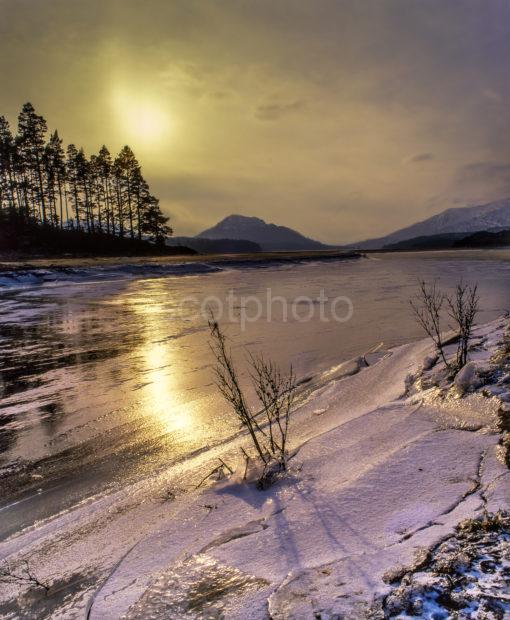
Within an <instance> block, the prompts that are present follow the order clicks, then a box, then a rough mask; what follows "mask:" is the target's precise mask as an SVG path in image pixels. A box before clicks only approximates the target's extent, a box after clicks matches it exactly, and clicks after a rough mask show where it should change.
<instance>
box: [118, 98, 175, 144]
mask: <svg viewBox="0 0 510 620" xmlns="http://www.w3.org/2000/svg"><path fill="white" fill-rule="evenodd" d="M112 104H113V107H114V114H115V116H116V117H117V119H118V123H119V131H120V132H121V133H122V134H123V135H124V136H125V140H126V141H127V142H129V143H130V144H132V145H133V148H135V150H136V146H137V145H141V146H142V147H157V146H161V145H162V144H163V143H164V142H165V141H166V140H168V138H169V133H170V129H171V123H170V115H169V112H168V109H167V107H166V106H164V105H163V104H162V103H161V102H159V101H158V100H157V98H156V97H154V96H151V95H150V94H148V93H143V94H134V93H131V94H130V93H128V92H127V91H126V90H122V89H119V90H117V91H116V92H115V93H114V95H113V97H112Z"/></svg>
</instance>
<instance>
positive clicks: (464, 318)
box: [447, 282, 480, 369]
mask: <svg viewBox="0 0 510 620" xmlns="http://www.w3.org/2000/svg"><path fill="white" fill-rule="evenodd" d="M447 302H448V314H449V315H450V318H451V319H453V320H454V321H455V325H456V329H458V333H459V344H458V346H457V358H456V366H457V368H459V369H460V368H462V367H463V366H465V365H466V362H467V359H468V349H469V341H470V340H471V335H472V333H473V325H474V321H475V317H476V315H477V313H478V307H479V302H480V298H479V296H478V287H477V286H476V285H475V286H473V287H471V286H467V285H465V284H463V283H462V282H459V284H457V286H456V287H455V294H454V295H453V297H447Z"/></svg>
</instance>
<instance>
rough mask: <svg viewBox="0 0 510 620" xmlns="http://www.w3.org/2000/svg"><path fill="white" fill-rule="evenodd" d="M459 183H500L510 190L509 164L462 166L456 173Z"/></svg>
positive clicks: (490, 163) (477, 163) (489, 162)
mask: <svg viewBox="0 0 510 620" xmlns="http://www.w3.org/2000/svg"><path fill="white" fill-rule="evenodd" d="M457 179H458V181H459V182H460V183H464V182H468V183H473V182H474V183H476V182H484V183H502V184H505V185H508V186H509V189H510V164H509V163H506V162H495V161H477V162H473V163H470V164H466V165H465V166H462V167H461V168H460V169H459V170H458V172H457Z"/></svg>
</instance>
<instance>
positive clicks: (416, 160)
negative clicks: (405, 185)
mask: <svg viewBox="0 0 510 620" xmlns="http://www.w3.org/2000/svg"><path fill="white" fill-rule="evenodd" d="M433 159H435V156H434V153H418V154H417V155H413V156H412V157H410V158H409V159H408V160H407V161H408V162H409V163H410V164H421V163H423V162H426V161H432V160H433Z"/></svg>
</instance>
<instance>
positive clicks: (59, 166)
mask: <svg viewBox="0 0 510 620" xmlns="http://www.w3.org/2000/svg"><path fill="white" fill-rule="evenodd" d="M0 217H1V218H2V219H4V220H5V219H11V220H12V219H16V220H18V221H19V220H21V221H25V222H27V223H30V224H34V223H37V224H40V225H43V226H45V227H50V228H54V229H62V230H75V231H81V232H83V233H90V234H94V235H95V234H101V235H106V236H109V237H112V238H113V237H116V238H126V239H132V240H138V241H140V240H142V239H148V240H150V241H153V242H155V243H162V242H163V240H164V237H165V235H167V234H171V229H170V228H169V227H168V226H167V221H168V218H166V217H165V216H164V215H163V214H162V212H161V209H160V207H159V201H158V199H157V198H155V197H154V196H153V195H152V194H151V192H150V190H149V186H148V184H147V182H146V181H145V179H144V178H143V176H142V172H141V168H140V164H139V163H138V161H137V160H136V157H135V155H134V153H133V151H132V150H131V149H130V148H129V146H125V147H123V148H122V150H121V151H120V153H119V154H118V155H117V157H115V158H113V157H112V156H111V154H110V152H109V151H108V149H107V148H106V146H103V147H101V149H100V151H99V153H98V154H97V155H92V156H91V157H90V158H87V156H86V155H85V152H84V150H83V149H82V148H77V147H76V146H75V145H74V144H70V145H69V146H68V147H67V148H66V149H65V150H64V145H63V142H62V139H61V138H60V136H59V134H58V132H57V131H55V132H53V133H52V134H51V135H49V137H48V128H47V124H46V121H45V120H44V118H43V117H42V116H39V115H38V114H36V112H35V110H34V107H33V106H32V104H31V103H26V104H25V105H24V106H23V108H22V110H21V112H20V114H19V116H18V128H17V134H16V135H13V133H12V132H11V129H10V127H9V123H8V122H7V120H6V119H5V117H4V116H0Z"/></svg>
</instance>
